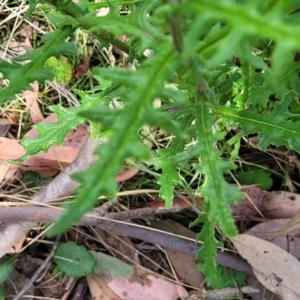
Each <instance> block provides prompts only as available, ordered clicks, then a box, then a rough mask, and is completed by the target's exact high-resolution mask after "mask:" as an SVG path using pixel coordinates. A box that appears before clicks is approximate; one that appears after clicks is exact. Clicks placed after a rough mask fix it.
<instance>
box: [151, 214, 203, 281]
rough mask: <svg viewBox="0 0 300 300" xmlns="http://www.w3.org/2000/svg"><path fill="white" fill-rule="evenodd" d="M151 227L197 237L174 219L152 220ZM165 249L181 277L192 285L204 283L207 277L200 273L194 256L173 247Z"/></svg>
mask: <svg viewBox="0 0 300 300" xmlns="http://www.w3.org/2000/svg"><path fill="white" fill-rule="evenodd" d="M151 227H154V228H156V229H160V230H164V231H168V232H172V233H175V234H178V235H182V236H185V237H188V238H192V239H195V238H196V233H195V232H193V231H191V230H190V229H188V228H186V227H185V226H183V225H181V224H179V223H177V222H175V221H173V220H163V221H158V222H154V221H152V222H151ZM164 250H165V251H166V253H167V255H168V257H169V260H170V262H171V263H172V265H173V267H174V270H175V271H176V273H177V274H178V277H179V279H181V280H183V281H184V282H185V283H187V284H189V285H191V286H195V287H200V286H201V285H203V283H204V281H205V278H204V276H203V274H202V273H200V272H199V270H198V269H197V261H196V259H195V258H194V257H192V256H190V255H187V254H184V253H180V252H177V251H174V250H172V249H167V248H164Z"/></svg>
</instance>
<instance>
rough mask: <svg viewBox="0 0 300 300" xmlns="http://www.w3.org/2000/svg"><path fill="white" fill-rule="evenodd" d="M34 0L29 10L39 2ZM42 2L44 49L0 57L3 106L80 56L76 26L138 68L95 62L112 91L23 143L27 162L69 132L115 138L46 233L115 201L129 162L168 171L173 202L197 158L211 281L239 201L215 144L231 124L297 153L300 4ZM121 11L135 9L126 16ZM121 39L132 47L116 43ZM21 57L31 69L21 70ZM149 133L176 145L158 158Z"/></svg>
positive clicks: (64, 112) (205, 266) (166, 183)
mask: <svg viewBox="0 0 300 300" xmlns="http://www.w3.org/2000/svg"><path fill="white" fill-rule="evenodd" d="M29 2H30V8H29V11H28V13H27V15H30V13H32V12H33V11H34V10H35V8H36V5H38V4H39V3H40V2H42V1H40V0H30V1H29ZM47 2H49V3H50V4H51V5H53V6H54V7H55V8H56V10H55V11H54V12H53V13H51V14H50V15H49V16H48V17H49V20H50V21H51V23H52V24H54V25H55V27H56V28H57V29H56V30H54V31H53V32H51V33H49V34H47V35H46V36H45V37H44V43H43V45H42V46H41V47H40V48H38V49H35V50H32V51H27V52H26V53H25V54H24V55H20V56H17V57H15V59H14V61H13V62H12V63H9V62H6V61H4V60H0V71H1V73H2V74H3V77H4V78H6V79H8V80H9V82H10V83H9V85H8V86H7V87H5V88H2V89H1V90H0V103H1V104H3V103H4V102H6V101H9V100H12V99H14V98H15V95H16V94H17V93H19V92H21V91H22V90H26V89H29V88H30V86H29V84H30V83H31V82H33V81H35V80H38V81H39V82H43V81H44V80H49V79H52V78H53V69H51V68H50V67H46V66H45V62H46V61H47V59H48V58H49V57H52V56H56V57H59V56H60V55H67V56H72V55H74V54H76V49H75V47H74V45H73V44H71V43H68V42H66V40H67V38H68V37H72V35H73V33H74V31H75V30H76V29H77V28H79V27H80V28H82V29H83V30H85V31H86V32H87V33H92V34H93V35H94V36H96V37H97V38H98V39H99V40H100V41H102V42H104V43H110V44H112V45H114V46H116V47H118V48H119V49H121V50H122V51H124V52H126V53H128V54H129V56H128V60H130V62H131V63H133V64H134V66H135V70H134V71H133V70H128V69H124V68H119V67H114V68H101V67H97V66H95V67H94V69H93V73H94V74H95V75H97V78H102V79H105V80H108V81H110V82H111V86H109V87H108V88H106V89H103V90H100V91H98V92H96V93H94V94H88V93H87V91H86V92H83V91H78V95H79V96H80V98H81V103H82V105H81V106H80V107H77V108H72V109H66V108H63V107H61V106H53V107H51V108H50V109H51V110H52V111H53V112H55V113H56V114H57V116H58V118H59V122H57V123H53V124H47V125H37V126H36V128H37V130H38V131H39V133H40V136H39V137H38V138H34V139H29V138H28V139H23V140H21V141H20V143H21V144H22V145H23V146H24V147H25V148H26V150H27V153H26V155H25V156H24V157H23V158H22V159H25V158H26V157H27V156H30V155H34V154H36V153H37V152H39V151H47V149H48V148H49V147H50V146H51V145H52V144H53V143H56V144H61V143H62V142H63V140H64V137H65V135H66V133H67V132H68V131H70V130H72V129H74V128H76V126H77V125H78V124H79V123H81V122H83V121H85V120H87V121H89V122H94V123H99V124H101V130H102V131H103V132H107V131H109V132H110V137H109V141H108V142H107V143H104V144H102V145H100V146H99V147H98V148H97V150H96V153H97V154H99V155H100V156H101V159H100V160H99V161H98V162H97V163H96V164H95V165H94V166H92V167H91V168H90V169H89V170H87V171H85V172H83V173H80V174H78V175H77V176H76V180H78V181H80V182H81V183H82V185H81V187H80V188H79V189H78V190H77V193H78V197H77V200H76V201H75V202H74V203H72V204H70V205H69V207H68V210H67V212H66V213H65V215H64V216H63V217H62V218H61V219H60V220H59V221H58V222H57V223H56V225H55V226H54V227H53V229H52V231H51V233H52V234H56V233H58V232H61V231H63V230H66V229H67V228H68V227H69V226H70V224H72V223H73V222H75V221H77V220H79V219H80V217H81V216H82V215H83V214H84V213H85V212H88V211H89V210H91V209H92V208H93V206H94V205H95V203H96V201H97V198H98V197H99V195H106V196H108V197H111V198H113V197H114V195H115V194H116V191H117V184H116V182H115V180H114V177H115V175H116V173H117V172H118V171H119V170H120V168H121V166H122V164H123V163H124V161H125V160H126V159H127V158H131V159H134V160H136V161H138V162H146V163H148V164H152V165H154V166H155V168H156V169H160V170H161V176H160V178H159V181H158V182H159V184H160V186H161V191H160V196H161V197H162V198H163V199H165V201H166V205H168V206H170V205H171V204H172V198H173V192H174V188H175V186H180V185H181V181H182V179H181V176H180V174H179V168H180V167H181V166H188V165H189V163H190V162H191V161H193V164H194V170H196V171H197V172H199V173H200V174H202V175H203V181H202V183H201V185H200V186H199V188H198V190H197V191H196V192H198V193H200V194H201V195H202V196H203V197H204V199H205V200H204V206H203V214H201V215H200V216H199V218H198V219H197V220H196V221H195V223H202V224H203V226H202V231H201V232H200V233H199V235H198V238H199V239H200V240H202V241H203V242H204V244H203V246H202V247H201V250H200V251H199V254H198V255H199V257H200V258H201V259H203V263H202V270H203V271H204V273H205V274H209V275H210V276H212V277H213V276H214V275H215V274H216V265H215V260H214V257H215V255H216V247H217V241H216V239H215V238H214V235H215V225H218V226H219V227H220V229H221V230H222V231H223V233H224V234H225V235H227V236H229V237H232V236H235V235H236V234H237V233H238V232H237V228H236V226H235V223H234V220H233V218H232V217H231V211H230V207H229V205H230V203H233V202H235V201H236V200H237V199H239V198H241V197H242V193H241V192H240V191H239V189H237V188H235V187H233V186H231V185H230V184H229V183H228V182H226V180H225V179H224V174H226V173H227V172H228V171H229V170H230V169H232V168H234V161H233V159H230V158H224V157H223V156H222V153H221V152H220V151H219V150H218V148H217V143H218V141H219V140H221V139H223V138H224V135H225V134H226V128H230V127H231V126H234V127H239V128H241V130H242V131H243V134H245V135H246V134H249V133H253V134H257V135H258V136H259V144H258V146H259V147H260V148H261V149H265V148H266V147H267V146H268V145H270V144H273V145H276V146H279V145H284V146H286V147H288V148H290V149H294V150H296V151H298V152H300V151H299V150H300V143H299V135H300V120H299V101H298V99H299V93H300V84H299V75H298V73H299V67H300V61H299V59H297V57H298V56H299V55H298V54H297V51H298V50H299V49H300V24H299V23H300V18H299V9H300V1H296V0H294V1H285V0H276V1H274V0H267V1H263V3H262V1H260V0H251V1H247V0H241V1H238V0H236V1H234V0H222V1H211V0H186V1H183V0H161V1H158V0H157V1H154V0H153V1H144V0H140V1H134V0H128V1H117V0H115V1H111V2H108V1H107V2H105V1H102V2H101V3H100V4H98V5H101V6H107V7H109V8H110V11H109V14H108V15H106V16H97V15H96V14H95V4H94V3H93V4H92V3H89V2H87V1H82V3H81V4H79V5H76V4H74V3H73V2H72V0H48V1H47ZM119 4H122V5H126V6H127V7H128V9H129V11H130V13H129V14H126V15H123V14H121V13H120V9H119V8H120V6H119ZM25 17H26V16H25ZM122 34H126V35H128V36H129V37H130V40H129V41H128V42H126V43H123V42H121V41H120V40H119V39H118V37H119V36H120V35H122ZM146 49H150V50H151V53H152V54H151V56H150V57H145V56H144V51H145V50H146ZM24 61H30V62H29V63H26V64H20V62H24ZM236 62H238V63H236ZM100 87H101V85H100ZM271 95H272V96H273V97H274V96H275V97H276V99H277V101H276V103H275V105H274V104H273V105H270V100H269V99H270V96H271ZM112 97H118V98H119V99H120V101H121V102H122V107H121V108H120V109H115V110H113V109H110V108H109V106H108V101H107V99H108V98H110V99H111V98H112ZM156 98H160V99H161V100H162V106H161V107H160V108H156V107H154V105H153V101H154V99H156ZM218 124H222V126H221V125H218ZM144 126H155V127H158V128H162V129H164V130H166V131H167V132H168V133H169V134H172V135H173V139H172V141H171V143H170V145H169V147H168V148H166V149H160V150H158V151H157V152H156V153H152V152H151V151H150V150H149V148H147V146H145V145H144V143H143V141H142V139H141V137H140V135H139V131H140V130H141V128H143V127H144ZM226 126H227V127H226ZM191 141H193V143H191Z"/></svg>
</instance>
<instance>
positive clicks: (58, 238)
mask: <svg viewBox="0 0 300 300" xmlns="http://www.w3.org/2000/svg"><path fill="white" fill-rule="evenodd" d="M59 240H60V235H58V236H57V237H56V240H55V242H54V245H53V247H52V250H51V252H50V253H49V255H48V256H47V258H46V259H45V261H44V262H43V263H42V264H41V265H40V266H39V267H38V269H37V270H36V271H35V273H34V274H33V276H32V277H31V279H30V280H29V281H28V282H27V283H26V284H25V285H24V287H23V288H22V290H21V291H20V292H19V293H18V294H17V295H16V296H15V297H14V298H13V299H12V300H18V299H20V297H22V295H23V294H24V293H25V292H26V291H27V290H28V289H29V288H30V287H31V286H32V285H33V284H34V282H35V280H36V279H37V278H38V276H39V275H40V274H41V272H42V271H43V270H44V269H45V267H46V266H47V264H48V263H49V261H50V260H51V258H52V257H53V256H54V254H55V251H56V248H57V246H58V242H59Z"/></svg>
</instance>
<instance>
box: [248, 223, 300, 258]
mask: <svg viewBox="0 0 300 300" xmlns="http://www.w3.org/2000/svg"><path fill="white" fill-rule="evenodd" d="M289 222H290V219H275V220H270V221H267V222H263V223H260V224H257V225H255V226H253V227H252V228H251V229H249V230H248V231H247V232H245V234H249V235H253V236H256V237H258V238H260V239H264V240H267V241H269V242H271V243H273V244H275V245H277V246H279V247H280V248H282V249H284V250H285V251H287V252H289V253H290V254H291V255H293V256H295V257H296V258H298V259H300V237H299V236H300V229H299V228H298V229H297V230H293V231H291V232H289V235H288V236H279V232H280V230H281V229H282V228H284V227H286V225H287V224H288V223H289Z"/></svg>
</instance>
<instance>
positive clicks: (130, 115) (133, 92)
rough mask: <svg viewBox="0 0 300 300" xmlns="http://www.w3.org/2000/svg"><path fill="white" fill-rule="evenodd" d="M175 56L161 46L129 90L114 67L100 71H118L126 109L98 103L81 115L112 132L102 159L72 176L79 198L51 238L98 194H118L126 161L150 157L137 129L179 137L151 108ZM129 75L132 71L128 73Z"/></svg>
mask: <svg viewBox="0 0 300 300" xmlns="http://www.w3.org/2000/svg"><path fill="white" fill-rule="evenodd" d="M175 56H176V55H175V53H174V52H173V51H172V48H170V47H164V49H162V50H161V52H160V53H159V54H157V55H156V56H155V58H151V59H149V60H148V61H147V63H145V65H146V66H149V64H151V65H152V68H151V69H149V70H147V71H144V70H143V71H141V72H140V73H138V71H137V74H140V76H141V77H142V78H143V79H142V83H141V84H139V85H138V86H134V87H132V82H131V77H130V76H128V79H127V82H126V81H125V82H124V76H123V74H124V70H120V69H118V68H115V70H114V72H111V71H110V70H107V69H101V70H102V71H103V72H100V73H101V74H100V75H101V76H105V77H106V78H107V79H111V77H114V78H116V76H117V74H119V72H120V79H121V80H122V82H124V84H126V85H128V86H129V89H128V90H126V91H124V90H123V92H122V91H120V92H122V94H121V95H120V97H121V99H122V100H124V103H125V106H124V107H123V108H120V109H116V110H112V109H109V108H107V107H105V106H104V105H103V104H101V105H98V106H96V107H95V108H93V109H91V110H87V111H86V112H81V113H80V115H82V116H84V117H86V118H88V119H91V120H92V121H98V122H100V124H101V126H102V129H103V131H106V130H111V136H110V139H109V141H108V142H107V143H106V144H102V145H101V146H99V147H98V149H97V150H96V153H97V154H98V155H99V156H100V157H101V159H100V160H99V161H98V162H97V163H96V164H95V165H94V166H92V167H91V168H90V169H89V170H88V171H86V172H83V173H80V174H77V175H76V176H75V177H74V178H75V179H76V180H78V181H79V182H81V183H82V186H81V187H79V189H78V190H77V192H78V194H79V196H78V197H77V199H76V201H75V202H74V203H72V204H70V205H69V206H68V207H67V212H66V213H65V214H64V215H63V216H62V218H61V219H59V220H58V221H57V223H56V224H55V225H54V226H53V227H52V228H51V230H50V234H52V235H54V234H56V233H57V232H61V231H63V230H66V229H67V228H68V227H69V226H70V224H71V223H73V222H75V221H78V220H79V219H80V218H81V216H82V215H83V214H84V213H86V212H88V211H90V210H92V209H93V207H94V205H95V203H96V201H97V199H98V197H99V195H106V196H108V197H111V198H113V197H114V196H115V194H116V191H117V184H116V182H115V175H116V174H117V172H118V171H119V170H120V169H121V166H122V164H123V163H124V161H125V160H126V159H127V158H129V157H131V158H134V159H136V160H138V161H143V160H147V159H149V158H150V157H151V152H150V150H149V149H148V148H147V147H146V146H145V145H144V144H143V142H142V140H141V138H140V137H139V135H138V132H139V130H140V128H142V127H143V126H144V125H151V124H157V125H158V126H160V127H162V128H166V129H167V130H172V131H173V132H174V133H176V134H181V130H180V128H179V126H176V124H173V122H172V121H171V120H170V116H169V115H168V114H167V113H163V112H161V111H159V110H157V109H155V108H154V107H153V101H154V99H155V98H156V97H158V96H159V95H160V93H161V90H162V89H163V87H164V82H165V81H166V79H167V78H168V77H169V76H171V75H172V70H174V68H175V67H176V63H174V57H175ZM107 71H108V72H107ZM128 72H132V71H129V70H128ZM145 72H147V76H145ZM129 75H130V74H129ZM116 81H117V78H116ZM131 87H132V88H131ZM87 199H88V200H87Z"/></svg>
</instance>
